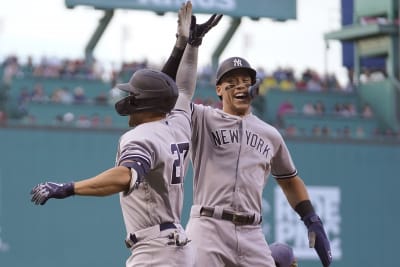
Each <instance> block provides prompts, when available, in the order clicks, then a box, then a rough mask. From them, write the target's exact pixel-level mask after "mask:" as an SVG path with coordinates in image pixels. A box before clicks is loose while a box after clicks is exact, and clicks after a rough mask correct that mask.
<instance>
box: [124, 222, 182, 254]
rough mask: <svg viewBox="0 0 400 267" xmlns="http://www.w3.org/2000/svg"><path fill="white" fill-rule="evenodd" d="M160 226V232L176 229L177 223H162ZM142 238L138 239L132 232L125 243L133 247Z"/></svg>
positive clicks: (128, 246)
mask: <svg viewBox="0 0 400 267" xmlns="http://www.w3.org/2000/svg"><path fill="white" fill-rule="evenodd" d="M159 227H160V232H161V231H164V230H167V229H176V228H177V227H176V225H175V224H173V223H162V224H159ZM139 241H140V240H138V238H137V237H136V235H135V234H130V235H129V239H128V240H125V245H126V247H127V248H131V247H132V246H133V245H135V244H136V243H137V242H139Z"/></svg>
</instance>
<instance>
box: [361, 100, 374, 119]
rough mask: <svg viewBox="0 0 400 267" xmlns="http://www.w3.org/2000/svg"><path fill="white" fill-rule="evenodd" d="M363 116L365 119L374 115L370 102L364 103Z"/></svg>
mask: <svg viewBox="0 0 400 267" xmlns="http://www.w3.org/2000/svg"><path fill="white" fill-rule="evenodd" d="M361 116H362V117H363V118H364V119H369V118H372V117H373V116H374V112H373V111H372V108H371V106H370V105H369V104H368V103H366V104H364V106H363V108H362V111H361Z"/></svg>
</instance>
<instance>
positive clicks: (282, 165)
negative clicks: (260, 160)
mask: <svg viewBox="0 0 400 267" xmlns="http://www.w3.org/2000/svg"><path fill="white" fill-rule="evenodd" d="M278 137H279V139H278V140H279V143H278V147H277V150H276V153H275V155H274V156H273V158H272V160H271V174H272V176H274V177H275V178H276V179H286V178H292V177H295V176H296V175H297V169H296V167H295V165H294V163H293V160H292V157H291V155H290V152H289V150H288V148H287V146H286V144H285V142H284V140H283V138H282V136H281V135H280V134H279V133H278Z"/></svg>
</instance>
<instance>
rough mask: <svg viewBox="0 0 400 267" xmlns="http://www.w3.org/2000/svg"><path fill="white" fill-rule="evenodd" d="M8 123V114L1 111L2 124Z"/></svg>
mask: <svg viewBox="0 0 400 267" xmlns="http://www.w3.org/2000/svg"><path fill="white" fill-rule="evenodd" d="M6 122H7V114H6V112H5V111H4V110H0V124H5V123H6Z"/></svg>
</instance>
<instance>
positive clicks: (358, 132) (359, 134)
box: [355, 126, 365, 138]
mask: <svg viewBox="0 0 400 267" xmlns="http://www.w3.org/2000/svg"><path fill="white" fill-rule="evenodd" d="M355 136H356V138H364V137H365V131H364V128H363V127H361V126H358V127H357V129H356V134H355Z"/></svg>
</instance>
